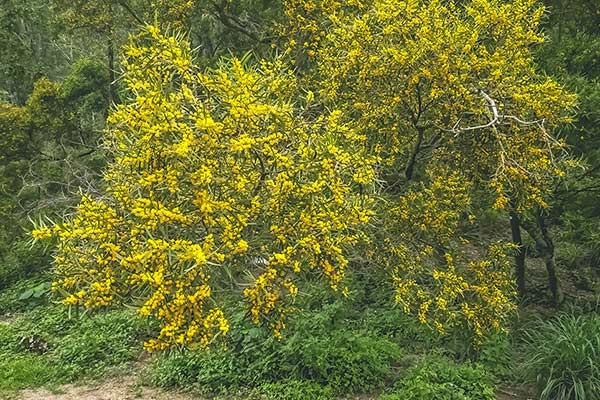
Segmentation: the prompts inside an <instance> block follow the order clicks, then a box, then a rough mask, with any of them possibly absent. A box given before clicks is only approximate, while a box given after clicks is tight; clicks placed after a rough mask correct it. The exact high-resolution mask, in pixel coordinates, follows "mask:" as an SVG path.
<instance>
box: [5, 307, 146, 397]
mask: <svg viewBox="0 0 600 400" xmlns="http://www.w3.org/2000/svg"><path fill="white" fill-rule="evenodd" d="M146 334H147V325H146V324H145V323H144V322H143V321H141V320H139V319H138V318H137V317H136V316H135V314H134V313H132V312H130V311H121V310H112V311H108V312H106V313H101V314H97V315H92V316H88V315H83V316H78V317H74V316H71V317H69V314H68V312H67V310H66V309H65V308H64V307H62V306H56V305H43V306H39V307H36V308H33V309H31V310H29V311H28V312H26V313H23V314H20V315H18V316H15V317H14V318H12V319H11V320H9V321H8V322H4V323H2V324H0V393H1V392H7V391H14V390H19V389H24V388H35V387H39V386H47V385H57V384H62V383H68V382H74V381H76V380H78V379H82V378H90V379H94V378H99V377H102V376H104V375H105V374H106V373H108V372H110V371H111V370H112V369H115V368H121V369H122V368H124V367H126V366H127V365H128V363H131V362H133V361H135V360H136V359H137V358H138V357H139V355H140V353H141V351H142V349H141V341H142V340H143V337H144V335H146Z"/></svg>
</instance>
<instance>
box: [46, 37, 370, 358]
mask: <svg viewBox="0 0 600 400" xmlns="http://www.w3.org/2000/svg"><path fill="white" fill-rule="evenodd" d="M125 54H126V57H127V58H126V61H125V67H126V72H125V75H124V80H125V82H126V84H127V87H128V88H129V93H130V96H131V99H130V101H129V102H128V103H127V104H124V105H121V106H119V107H117V109H115V110H114V111H113V113H112V114H111V116H110V118H109V123H110V125H111V128H110V129H109V131H108V132H107V134H106V147H107V151H108V152H109V154H110V156H111V158H112V159H113V160H114V162H113V163H112V164H111V165H110V167H109V169H108V171H107V173H106V176H105V181H106V182H105V183H106V186H107V192H106V195H105V196H103V197H91V196H84V198H83V199H82V202H81V204H80V206H79V207H78V210H77V213H76V214H75V216H74V217H73V218H72V219H70V220H69V221H67V222H66V223H64V224H57V225H55V226H54V227H52V228H40V229H38V230H36V231H34V237H36V238H41V237H44V236H47V235H50V234H52V233H54V234H55V235H56V236H57V237H58V239H59V241H58V252H57V254H56V257H55V269H56V272H57V274H58V280H57V281H56V282H55V284H54V288H55V290H57V291H60V292H61V293H64V295H65V297H66V298H65V300H64V302H65V303H66V304H71V305H79V304H81V305H84V306H85V307H89V308H94V307H101V306H106V305H108V304H111V303H114V302H117V303H118V302H122V301H124V300H125V299H127V298H131V297H132V296H134V297H142V298H143V299H144V302H143V304H142V305H141V307H140V309H139V312H140V314H142V315H152V316H154V317H155V318H157V319H158V320H160V321H161V322H162V329H161V331H160V333H159V335H158V337H157V338H156V339H154V340H151V341H149V342H148V343H147V348H148V349H149V350H153V349H162V348H164V347H166V346H168V345H172V344H174V343H185V344H188V345H190V346H206V345H207V344H208V343H209V342H210V341H212V340H213V338H214V337H215V336H216V335H218V334H219V333H226V332H227V330H228V322H227V318H226V315H227V312H228V310H223V309H222V304H220V302H219V297H218V295H217V293H218V290H216V289H218V285H219V284H222V283H223V280H222V279H218V278H219V277H222V276H231V277H234V278H235V279H234V281H236V282H237V281H238V280H240V281H242V282H245V283H244V285H243V286H242V287H241V288H238V290H239V291H241V290H242V289H243V296H244V297H245V298H246V299H247V301H248V304H249V311H250V314H251V316H252V319H253V320H254V321H255V322H257V323H258V322H264V321H266V322H268V324H269V325H270V326H271V328H272V329H273V331H274V333H275V335H280V332H281V330H282V329H283V316H284V314H285V312H286V298H290V297H292V298H293V297H294V296H295V294H296V293H297V290H298V289H297V286H296V280H297V279H298V276H302V274H306V273H310V272H312V273H318V274H319V275H322V276H324V277H326V279H327V280H328V282H329V283H330V285H331V286H332V287H333V288H335V289H338V288H340V289H342V279H343V276H344V270H345V268H346V266H347V264H348V261H347V259H346V253H345V251H344V249H346V248H348V246H350V245H352V244H354V243H356V242H357V241H358V240H359V239H360V237H361V232H360V230H359V227H360V226H362V225H363V224H364V223H366V222H367V221H368V219H369V215H370V214H369V208H368V206H369V198H368V196H366V195H361V194H360V193H358V191H356V190H355V189H354V186H356V185H358V184H365V183H368V182H370V180H372V179H373V177H374V174H373V167H372V164H373V162H374V161H375V159H374V158H373V157H371V156H369V155H368V154H364V152H363V151H362V149H361V147H360V143H361V141H364V140H365V138H364V137H362V136H359V135H355V134H353V133H352V132H351V131H349V130H348V128H347V127H346V126H344V125H343V124H341V123H340V121H339V120H338V118H337V115H336V114H333V115H330V116H328V117H318V118H315V119H311V118H305V117H304V116H303V111H302V108H296V107H295V106H294V105H293V104H292V99H293V97H292V95H293V94H295V93H297V92H296V90H295V88H296V87H295V78H294V76H293V75H292V74H291V73H285V72H282V71H281V65H280V63H279V62H277V61H275V62H273V63H269V62H264V63H262V66H261V68H260V69H253V68H248V67H246V66H245V65H244V63H243V62H242V61H240V60H237V59H233V60H232V61H231V62H229V63H228V64H226V65H223V66H222V67H221V68H220V69H219V70H215V71H208V72H206V73H201V72H199V71H198V70H197V69H196V67H195V66H194V65H193V63H192V59H191V53H190V49H189V47H188V46H187V45H185V44H184V42H183V41H182V40H177V39H175V38H173V37H164V36H162V35H161V34H160V33H159V31H158V29H156V28H153V27H150V28H149V29H148V30H147V31H145V32H144V33H143V34H142V35H141V36H139V37H137V38H136V40H135V44H133V45H131V46H129V47H128V48H127V49H126V50H125ZM230 284H231V283H228V284H227V285H226V286H230Z"/></svg>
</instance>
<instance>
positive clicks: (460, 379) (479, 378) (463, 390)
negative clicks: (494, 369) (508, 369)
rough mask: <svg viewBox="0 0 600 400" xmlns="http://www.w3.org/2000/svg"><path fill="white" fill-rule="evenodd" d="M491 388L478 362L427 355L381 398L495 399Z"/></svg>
mask: <svg viewBox="0 0 600 400" xmlns="http://www.w3.org/2000/svg"><path fill="white" fill-rule="evenodd" d="M494 398H495V397H494V389H493V387H492V385H491V380H490V377H489V376H488V374H487V373H486V372H485V370H484V369H483V368H482V367H481V366H479V365H471V364H469V363H466V364H456V363H454V362H452V361H450V360H447V359H444V358H431V357H427V358H425V359H424V360H422V361H420V362H419V363H418V364H417V365H416V366H414V367H412V368H410V369H409V370H408V371H407V374H406V376H405V377H404V378H403V379H402V380H400V381H399V382H398V383H397V384H396V387H395V390H394V391H393V392H392V393H390V394H386V395H383V396H382V397H381V400H494Z"/></svg>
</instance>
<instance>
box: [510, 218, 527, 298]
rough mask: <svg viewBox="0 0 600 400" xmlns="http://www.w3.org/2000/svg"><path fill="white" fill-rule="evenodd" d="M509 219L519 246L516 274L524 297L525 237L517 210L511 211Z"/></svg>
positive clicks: (516, 258)
mask: <svg viewBox="0 0 600 400" xmlns="http://www.w3.org/2000/svg"><path fill="white" fill-rule="evenodd" d="M509 219H510V229H511V232H512V241H513V243H514V244H515V245H516V246H517V247H518V248H517V250H516V253H515V264H516V269H515V275H516V276H517V291H518V293H519V297H520V298H521V299H522V298H523V297H524V296H525V250H524V249H523V239H522V238H521V223H520V222H519V216H518V215H517V213H516V212H515V211H511V212H510V217H509Z"/></svg>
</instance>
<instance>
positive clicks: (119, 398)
mask: <svg viewBox="0 0 600 400" xmlns="http://www.w3.org/2000/svg"><path fill="white" fill-rule="evenodd" d="M16 399H19V400H137V399H143V400H200V399H199V398H198V397H197V396H192V395H191V394H186V393H179V392H174V391H169V392H166V391H163V390H160V389H156V388H150V387H146V386H142V385H141V383H140V382H139V380H138V378H137V377H135V376H123V377H117V378H111V379H108V380H105V381H101V382H97V383H91V384H87V385H73V384H69V385H62V386H59V387H57V388H56V390H52V391H50V390H48V389H28V390H24V391H22V392H20V393H19V395H18V397H16Z"/></svg>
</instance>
